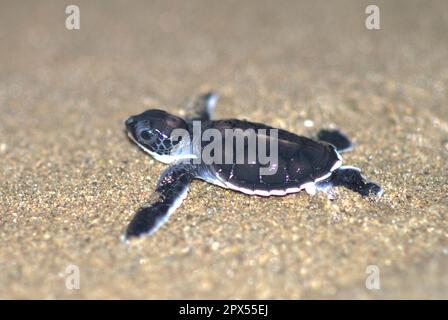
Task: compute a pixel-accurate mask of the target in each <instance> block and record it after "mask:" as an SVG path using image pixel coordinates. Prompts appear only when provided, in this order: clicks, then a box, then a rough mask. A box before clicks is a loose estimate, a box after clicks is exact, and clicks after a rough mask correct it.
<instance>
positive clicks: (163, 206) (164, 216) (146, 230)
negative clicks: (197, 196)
mask: <svg viewBox="0 0 448 320" xmlns="http://www.w3.org/2000/svg"><path fill="white" fill-rule="evenodd" d="M194 168H195V167H194V165H192V164H189V163H179V164H175V165H173V166H171V167H169V168H168V169H167V170H165V172H164V173H163V174H162V176H161V178H160V180H159V183H158V185H157V188H156V193H157V199H156V200H155V201H154V202H152V203H150V204H149V205H147V206H144V207H141V208H140V209H139V210H138V211H137V213H136V214H135V215H134V217H133V218H132V221H131V222H130V223H129V225H128V228H127V230H126V233H125V235H124V238H125V240H127V239H129V238H131V237H138V236H142V235H151V234H153V233H154V232H155V231H156V230H157V229H158V228H159V227H160V226H161V225H162V224H164V223H165V222H166V221H167V220H168V218H169V216H170V215H171V213H173V212H174V210H176V209H177V208H178V207H179V206H180V205H181V203H182V201H183V200H184V198H185V197H186V196H187V192H188V187H189V186H190V182H191V180H192V179H193V178H194V176H195V174H194V172H195V170H194Z"/></svg>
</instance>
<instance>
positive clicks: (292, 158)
mask: <svg viewBox="0 0 448 320" xmlns="http://www.w3.org/2000/svg"><path fill="white" fill-rule="evenodd" d="M207 128H215V129H218V130H219V131H220V132H221V133H222V136H223V137H224V130H225V129H242V130H247V129H254V130H255V131H256V132H257V139H263V140H262V141H266V140H265V139H271V138H270V137H269V129H273V128H272V127H269V126H266V125H264V124H260V123H253V122H248V121H240V120H221V121H211V122H210V123H209V124H208V126H206V127H204V128H203V130H204V129H207ZM258 129H266V130H267V135H261V134H260V133H259V132H258V131H257V130H258ZM264 143H265V144H266V145H267V150H268V154H269V143H267V142H264ZM207 144H208V142H202V147H204V146H206V145H207ZM223 149H224V142H223ZM247 149H248V142H247V139H246V141H245V155H246V157H245V161H244V164H235V162H236V158H235V153H236V152H234V153H233V154H234V159H233V164H211V165H207V166H205V167H206V170H208V173H207V174H206V175H207V176H209V177H212V178H213V177H215V178H216V179H217V180H218V181H214V182H215V183H216V182H221V184H222V185H224V186H226V187H230V188H243V189H248V190H259V191H261V192H269V191H272V190H288V189H291V190H292V189H294V190H295V191H297V190H296V189H297V188H300V187H301V186H303V185H304V184H306V183H308V182H315V181H316V180H320V179H321V178H323V177H326V176H328V175H329V173H330V172H331V170H332V168H333V169H334V168H336V167H338V166H339V165H340V163H341V161H340V157H339V154H338V153H337V151H336V150H335V148H334V147H333V146H331V145H330V144H328V143H325V142H319V141H314V140H311V139H308V138H305V137H301V136H298V135H295V134H293V133H290V132H287V131H285V130H281V129H278V154H279V159H278V169H277V172H276V173H275V174H273V175H260V168H261V164H260V162H259V159H258V157H257V160H256V162H255V163H250V164H249V163H248V161H247ZM223 154H224V150H223ZM223 162H224V159H223ZM265 167H267V166H265ZM211 182H213V181H211Z"/></svg>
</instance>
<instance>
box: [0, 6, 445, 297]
mask: <svg viewBox="0 0 448 320" xmlns="http://www.w3.org/2000/svg"><path fill="white" fill-rule="evenodd" d="M371 3H374V4H377V5H378V6H379V7H380V10H381V30H379V31H370V30H367V29H366V28H365V25H364V20H365V18H366V17H367V15H366V14H365V13H364V11H365V8H366V6H367V5H368V4H371ZM68 4H77V5H79V7H80V10H81V29H80V30H76V31H68V30H66V28H65V18H66V14H65V7H66V5H68ZM0 25H1V28H0V200H1V203H0V208H1V212H0V298H8V299H9V298H13V299H14V298H44V299H53V298H101V299H108V298H144V299H146V298H149V299H154V298H160V299H166V298H168V299H171V298H207V299H209V298H226V299H227V298H232V299H233V298H287V299H297V298H338V299H339V298H363V299H364V298H365V299H381V298H386V299H387V298H448V220H447V209H448V198H447V191H448V187H447V179H448V173H447V169H448V165H447V156H448V91H447V87H448V41H447V34H448V3H447V2H446V1H331V2H330V1H275V2H274V1H177V2H172V1H157V2H156V1H68V2H67V1H3V0H2V1H0ZM209 89H215V90H217V91H218V92H219V93H220V94H221V100H220V101H219V105H218V107H217V110H216V117H218V118H246V119H249V120H252V121H259V122H265V123H268V124H271V125H274V126H279V127H282V128H284V129H287V130H290V131H294V132H297V133H299V134H306V135H311V134H313V133H315V132H316V131H317V130H318V129H319V128H321V127H332V126H333V127H338V128H341V129H343V130H344V131H345V132H346V133H347V134H348V135H349V136H351V137H352V138H353V140H354V142H355V143H356V149H355V150H354V151H353V152H352V153H350V154H346V155H345V156H344V161H345V163H346V164H351V165H355V166H359V167H361V168H362V169H363V171H364V173H365V174H366V175H367V176H368V177H370V178H371V179H372V180H374V181H377V182H379V183H380V184H381V185H382V186H383V187H384V188H385V195H384V197H383V198H381V199H380V200H378V201H375V200H368V199H362V198H361V197H359V196H357V195H356V194H354V193H351V192H349V191H346V190H344V189H338V190H337V199H336V200H335V201H329V200H327V198H326V197H325V196H324V195H322V194H320V195H316V196H314V197H310V196H308V195H307V194H306V193H299V194H294V195H290V196H287V197H283V198H279V197H277V198H260V197H248V196H245V195H243V194H239V193H236V192H232V191H229V190H223V189H220V188H218V187H215V186H212V185H209V184H206V183H204V182H200V181H197V182H194V183H193V185H192V188H191V191H190V194H189V196H188V198H187V199H186V201H185V202H184V204H183V205H182V206H181V207H180V208H179V209H178V210H177V211H176V212H175V214H174V215H173V216H172V217H171V218H170V220H169V222H168V223H167V224H166V225H164V226H163V227H162V228H161V229H160V230H159V232H158V233H156V235H155V236H153V237H151V238H147V239H144V240H143V241H137V242H136V243H133V244H132V245H131V246H126V245H124V244H123V243H122V242H120V235H121V234H122V232H123V231H124V228H125V227H126V225H127V223H128V221H129V220H130V218H131V216H132V214H133V213H134V212H135V210H136V209H137V208H138V207H139V206H140V205H141V204H143V203H144V202H145V201H146V200H147V199H148V198H149V196H150V195H151V193H152V192H153V189H154V187H155V183H156V181H157V179H158V177H159V174H160V173H161V172H162V170H163V169H164V168H165V167H166V166H165V165H164V164H161V163H158V162H155V161H154V160H153V159H152V158H151V157H150V156H148V155H146V154H144V153H142V152H141V151H140V150H138V148H137V147H136V146H135V145H133V144H131V143H130V142H129V141H128V139H127V138H126V136H125V134H124V132H123V124H122V121H123V120H124V119H125V118H126V117H127V116H129V115H131V114H136V113H139V112H142V111H143V110H145V109H148V108H150V107H155V106H156V107H163V108H165V109H166V110H168V111H170V112H173V113H176V114H179V115H184V114H185V108H184V106H185V103H186V102H187V101H188V99H189V98H191V97H192V96H194V95H196V94H198V93H200V92H203V91H205V90H209ZM306 120H312V121H313V122H314V125H313V126H312V127H306V126H305V125H304V122H305V121H306ZM307 123H309V122H307ZM71 264H74V265H77V266H78V267H79V270H80V275H81V288H80V289H79V290H68V289H67V288H66V286H65V281H66V273H65V272H66V268H67V266H69V265H71ZM368 265H377V266H378V267H379V268H380V280H381V289H380V290H368V289H366V287H365V280H366V277H367V274H366V267H367V266H368Z"/></svg>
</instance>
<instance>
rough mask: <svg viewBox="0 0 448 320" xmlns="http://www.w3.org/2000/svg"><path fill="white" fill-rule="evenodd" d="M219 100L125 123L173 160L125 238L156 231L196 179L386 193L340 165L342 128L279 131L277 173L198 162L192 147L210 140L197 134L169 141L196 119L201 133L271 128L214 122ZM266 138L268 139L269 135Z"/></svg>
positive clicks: (147, 146)
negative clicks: (186, 113)
mask: <svg viewBox="0 0 448 320" xmlns="http://www.w3.org/2000/svg"><path fill="white" fill-rule="evenodd" d="M217 99H218V97H217V95H216V94H215V93H208V94H205V95H203V96H200V97H199V98H198V99H197V100H196V102H195V103H194V109H195V110H196V112H197V115H196V116H195V117H191V118H189V119H188V120H184V119H182V118H180V117H177V116H174V115H171V114H169V113H167V112H165V111H162V110H158V109H152V110H147V111H145V112H143V113H141V114H139V115H136V116H131V117H129V118H128V119H127V120H126V121H125V125H126V130H127V133H128V136H129V138H130V139H131V140H132V141H134V142H135V143H136V144H137V145H138V146H139V147H140V148H142V149H143V150H144V151H146V152H147V153H149V154H150V155H152V156H153V157H154V158H155V159H156V160H159V161H161V162H163V163H167V164H170V167H169V168H168V169H166V170H165V172H163V174H162V176H161V177H160V179H159V182H158V184H157V188H156V198H155V200H154V201H152V202H151V203H150V204H148V205H145V206H143V207H141V208H140V209H139V210H138V211H137V213H136V214H135V215H134V217H133V219H132V221H131V222H130V224H129V225H128V227H127V230H126V233H125V235H124V239H128V238H130V237H136V236H141V235H150V234H152V233H154V232H155V231H156V230H157V229H158V228H159V227H160V226H161V225H162V224H163V223H164V222H165V221H166V220H167V219H168V217H169V216H170V214H171V213H173V211H174V210H175V209H176V208H178V207H179V206H180V204H181V202H182V200H183V199H184V198H185V197H186V194H187V191H188V188H189V185H190V182H191V181H192V180H193V179H202V180H205V181H207V182H210V183H212V184H215V185H218V186H220V187H224V188H228V189H233V190H236V191H240V192H243V193H246V194H249V195H259V196H271V195H276V196H283V195H286V194H289V193H294V192H298V191H300V190H306V192H307V193H309V194H314V193H316V191H324V192H326V193H327V194H329V195H331V189H332V188H333V187H335V186H343V187H346V188H348V189H350V190H353V191H355V192H358V193H359V194H361V195H363V196H368V195H370V194H372V195H377V196H380V195H381V194H382V193H383V190H382V188H381V187H380V186H379V185H377V184H375V183H373V182H369V181H367V180H366V179H365V178H364V177H363V176H362V175H361V170H360V169H358V168H355V167H351V166H342V158H341V156H340V153H343V152H345V151H349V150H351V148H352V143H351V142H350V140H349V139H348V138H347V137H346V136H345V135H344V134H342V133H341V132H340V131H338V130H320V131H319V133H318V134H317V137H316V139H309V138H306V137H302V136H298V135H296V134H294V133H290V132H288V131H285V130H281V129H278V131H277V132H278V134H277V135H278V136H277V139H278V140H277V141H278V164H277V165H278V167H277V170H276V173H275V174H273V175H260V170H259V169H260V168H261V167H262V166H263V165H262V164H261V163H260V162H259V161H255V162H252V163H243V164H238V163H231V164H228V163H227V164H216V163H212V164H206V163H204V162H203V161H200V162H199V163H194V161H192V159H193V158H194V155H193V149H194V148H197V149H199V150H202V149H203V148H204V147H206V146H207V144H208V143H209V142H207V141H202V139H200V140H198V139H195V138H193V139H190V140H188V139H177V140H173V139H171V133H172V132H173V130H174V129H184V130H187V132H188V133H190V134H192V131H193V129H192V127H193V121H194V120H196V121H200V123H201V130H202V131H203V132H204V130H206V129H210V128H213V129H217V130H219V131H220V132H223V131H224V130H225V129H229V128H230V129H242V130H247V129H254V130H259V129H266V130H269V129H273V128H272V127H269V126H266V125H264V124H260V123H253V122H248V121H240V120H235V119H231V120H211V117H212V112H213V109H214V106H215V104H216V102H217ZM266 130H265V131H264V132H266ZM257 132H258V131H257ZM257 135H260V134H259V133H257ZM257 138H263V137H260V136H258V137H257ZM264 138H265V139H269V138H270V137H269V136H266V135H265V136H264ZM245 147H247V145H245ZM197 149H196V150H197Z"/></svg>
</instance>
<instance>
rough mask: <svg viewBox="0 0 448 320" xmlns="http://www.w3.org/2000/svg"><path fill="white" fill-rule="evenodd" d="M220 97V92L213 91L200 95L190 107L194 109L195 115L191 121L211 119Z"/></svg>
mask: <svg viewBox="0 0 448 320" xmlns="http://www.w3.org/2000/svg"><path fill="white" fill-rule="evenodd" d="M218 98H219V97H218V94H217V93H216V92H213V91H210V92H208V93H206V94H203V95H200V96H198V97H197V98H196V100H194V102H193V103H192V106H191V107H190V108H191V109H192V110H193V116H192V117H191V118H190V121H195V120H199V121H206V120H211V119H212V116H213V110H214V109H215V106H216V102H218Z"/></svg>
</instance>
